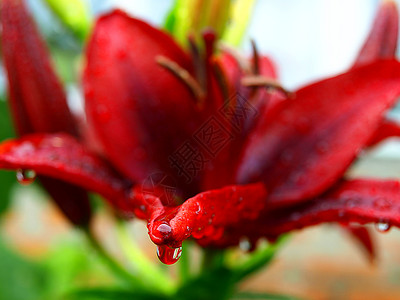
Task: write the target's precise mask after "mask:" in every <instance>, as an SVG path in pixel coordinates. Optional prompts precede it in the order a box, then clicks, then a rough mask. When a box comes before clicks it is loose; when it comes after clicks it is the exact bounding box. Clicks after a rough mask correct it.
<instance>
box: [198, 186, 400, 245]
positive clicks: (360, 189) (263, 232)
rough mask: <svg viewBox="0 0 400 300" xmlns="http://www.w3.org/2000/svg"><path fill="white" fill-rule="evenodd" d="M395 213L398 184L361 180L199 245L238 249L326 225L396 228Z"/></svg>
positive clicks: (398, 217)
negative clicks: (245, 241)
mask: <svg viewBox="0 0 400 300" xmlns="http://www.w3.org/2000/svg"><path fill="white" fill-rule="evenodd" d="M399 211H400V182H398V181H387V180H386V181H385V180H382V181H378V180H363V179H359V180H352V181H343V182H341V183H339V184H337V185H336V186H335V187H334V188H332V189H331V191H330V192H328V193H326V194H325V195H323V196H321V197H319V198H317V199H315V200H313V201H312V202H309V203H306V204H302V205H297V206H294V207H292V208H287V209H279V210H275V211H268V212H264V213H262V214H261V215H260V216H259V217H258V219H257V220H256V221H253V222H247V223H242V224H240V225H236V226H231V227H230V228H227V229H226V231H225V233H226V234H225V236H224V237H223V238H221V239H219V240H215V241H210V240H207V239H205V240H203V241H200V244H201V245H202V246H205V247H210V246H213V247H219V248H226V247H228V246H235V245H238V244H239V241H240V239H241V238H242V237H246V238H248V239H249V241H251V242H252V243H254V244H255V243H256V242H257V240H258V239H259V238H261V237H267V238H272V239H274V238H276V237H278V236H279V235H281V234H284V233H287V232H290V231H293V230H296V229H302V228H305V227H309V226H314V225H318V224H321V223H327V222H338V223H340V224H342V225H347V226H350V225H351V226H354V225H355V223H359V224H361V225H363V224H367V223H381V224H383V225H384V226H382V227H384V228H386V229H389V228H390V226H391V225H394V226H398V227H399V226H400V214H399ZM367 248H368V247H367ZM371 251H372V250H371Z"/></svg>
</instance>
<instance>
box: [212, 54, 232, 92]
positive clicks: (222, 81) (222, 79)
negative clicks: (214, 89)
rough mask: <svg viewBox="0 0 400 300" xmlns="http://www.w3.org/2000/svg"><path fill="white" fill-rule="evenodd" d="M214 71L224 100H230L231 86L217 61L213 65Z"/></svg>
mask: <svg viewBox="0 0 400 300" xmlns="http://www.w3.org/2000/svg"><path fill="white" fill-rule="evenodd" d="M213 71H214V74H215V78H216V79H217V82H218V85H219V87H220V88H221V91H222V95H223V96H224V99H228V98H229V84H228V81H227V80H226V75H225V73H224V70H223V69H222V67H221V65H220V64H219V63H218V62H217V61H215V62H214V63H213Z"/></svg>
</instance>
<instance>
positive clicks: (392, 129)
mask: <svg viewBox="0 0 400 300" xmlns="http://www.w3.org/2000/svg"><path fill="white" fill-rule="evenodd" d="M390 137H400V124H399V123H397V122H396V121H392V120H385V121H383V122H382V124H381V125H380V126H379V127H378V129H377V130H376V131H375V133H374V135H373V136H372V137H371V139H370V140H369V142H368V146H370V147H372V146H375V145H376V144H379V143H380V142H382V141H383V140H385V139H387V138H390Z"/></svg>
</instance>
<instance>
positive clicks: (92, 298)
mask: <svg viewBox="0 0 400 300" xmlns="http://www.w3.org/2000/svg"><path fill="white" fill-rule="evenodd" d="M120 299H132V300H167V299H169V298H167V297H166V296H162V295H159V294H152V293H145V292H139V291H137V292H135V291H130V290H124V289H116V288H92V289H81V290H75V291H73V292H71V293H69V294H68V295H67V297H66V298H65V300H120Z"/></svg>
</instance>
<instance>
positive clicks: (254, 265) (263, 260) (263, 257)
mask: <svg viewBox="0 0 400 300" xmlns="http://www.w3.org/2000/svg"><path fill="white" fill-rule="evenodd" d="M287 240H288V235H284V236H282V237H280V238H279V239H278V240H277V241H276V242H275V243H274V244H272V245H268V246H266V247H263V248H262V249H259V250H256V251H255V252H254V253H252V255H251V257H250V258H249V259H247V260H246V261H245V262H243V263H242V264H240V265H237V266H234V267H232V271H233V272H234V273H235V274H234V280H235V282H239V281H241V280H242V279H243V278H245V277H246V276H247V275H250V274H253V273H255V272H258V271H259V270H260V269H262V268H263V267H264V266H265V265H267V264H268V263H269V262H271V260H272V259H273V258H274V256H275V254H276V252H277V250H278V249H279V248H280V247H281V246H282V245H283V244H284V242H286V241H287Z"/></svg>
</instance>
